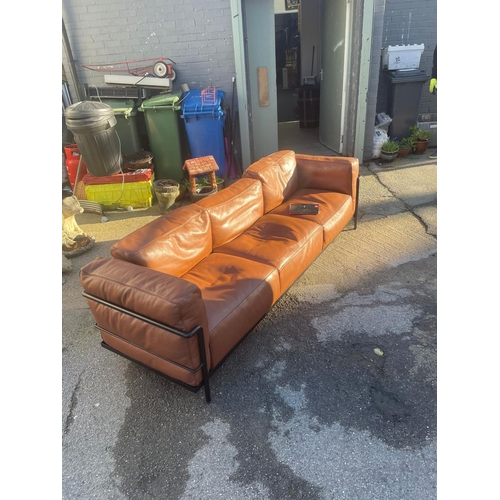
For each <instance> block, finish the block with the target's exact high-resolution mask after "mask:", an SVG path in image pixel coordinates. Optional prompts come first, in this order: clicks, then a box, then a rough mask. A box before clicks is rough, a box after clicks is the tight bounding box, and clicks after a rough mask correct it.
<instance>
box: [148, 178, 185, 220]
mask: <svg viewBox="0 0 500 500" xmlns="http://www.w3.org/2000/svg"><path fill="white" fill-rule="evenodd" d="M153 189H154V192H155V195H156V199H157V200H158V210H159V211H160V212H161V213H165V212H167V211H168V209H169V208H170V207H171V206H172V205H173V204H174V203H175V200H176V199H177V197H178V196H179V183H178V182H177V181H174V180H173V179H159V180H157V181H154V182H153Z"/></svg>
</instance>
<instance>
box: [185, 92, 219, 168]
mask: <svg viewBox="0 0 500 500" xmlns="http://www.w3.org/2000/svg"><path fill="white" fill-rule="evenodd" d="M205 90H207V89H205ZM223 100H224V92H223V91H222V90H217V91H215V90H214V91H213V92H210V93H207V92H205V91H202V90H189V91H187V92H186V93H185V94H184V96H183V100H182V104H181V109H182V114H181V118H182V119H183V120H184V124H185V126H186V134H187V137H188V142H189V148H190V149H191V156H192V157H193V158H199V157H201V156H209V155H212V156H213V157H214V159H215V161H216V162H217V165H218V167H219V170H218V171H217V172H216V173H217V175H218V176H219V177H224V176H225V174H226V155H225V147H224V121H225V118H226V112H225V111H224V110H223V109H222V101H223Z"/></svg>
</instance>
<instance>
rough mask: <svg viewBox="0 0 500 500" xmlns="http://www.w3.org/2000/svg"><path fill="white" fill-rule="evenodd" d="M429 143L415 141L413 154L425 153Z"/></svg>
mask: <svg viewBox="0 0 500 500" xmlns="http://www.w3.org/2000/svg"><path fill="white" fill-rule="evenodd" d="M428 146H429V141H415V154H416V155H423V154H424V153H425V152H426V151H427V147H428Z"/></svg>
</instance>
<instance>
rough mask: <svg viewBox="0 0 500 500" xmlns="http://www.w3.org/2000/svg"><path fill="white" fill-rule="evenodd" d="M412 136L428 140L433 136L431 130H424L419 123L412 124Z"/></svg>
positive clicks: (419, 139)
mask: <svg viewBox="0 0 500 500" xmlns="http://www.w3.org/2000/svg"><path fill="white" fill-rule="evenodd" d="M410 132H411V137H413V138H414V140H415V142H416V141H428V140H429V139H430V138H431V131H430V130H424V129H422V128H420V127H419V126H418V125H412V126H411V127H410Z"/></svg>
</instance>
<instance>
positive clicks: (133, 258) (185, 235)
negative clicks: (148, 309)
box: [111, 203, 212, 276]
mask: <svg viewBox="0 0 500 500" xmlns="http://www.w3.org/2000/svg"><path fill="white" fill-rule="evenodd" d="M211 252H212V232H211V229H210V217H209V215H208V213H207V212H206V211H205V210H204V209H203V208H201V207H199V206H198V205H197V204H196V203H194V204H192V205H186V206H184V207H180V208H177V209H176V210H172V212H169V213H167V214H165V215H163V216H161V217H159V218H158V219H155V220H154V221H152V222H150V223H149V224H146V225H145V226H143V227H141V228H140V229H137V230H136V231H134V232H132V233H130V234H129V235H127V236H125V238H123V239H122V240H120V241H118V242H117V243H115V244H114V245H113V246H112V248H111V255H112V256H113V257H115V258H117V259H122V260H126V261H128V262H133V263H134V264H138V265H140V266H145V267H148V268H150V269H155V270H156V271H161V272H163V273H167V274H172V275H173V276H182V275H183V274H185V273H187V272H188V271H189V270H190V269H192V268H193V267H194V266H195V265H196V264H198V262H199V261H200V260H202V259H204V258H205V257H206V256H207V255H210V253H211Z"/></svg>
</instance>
